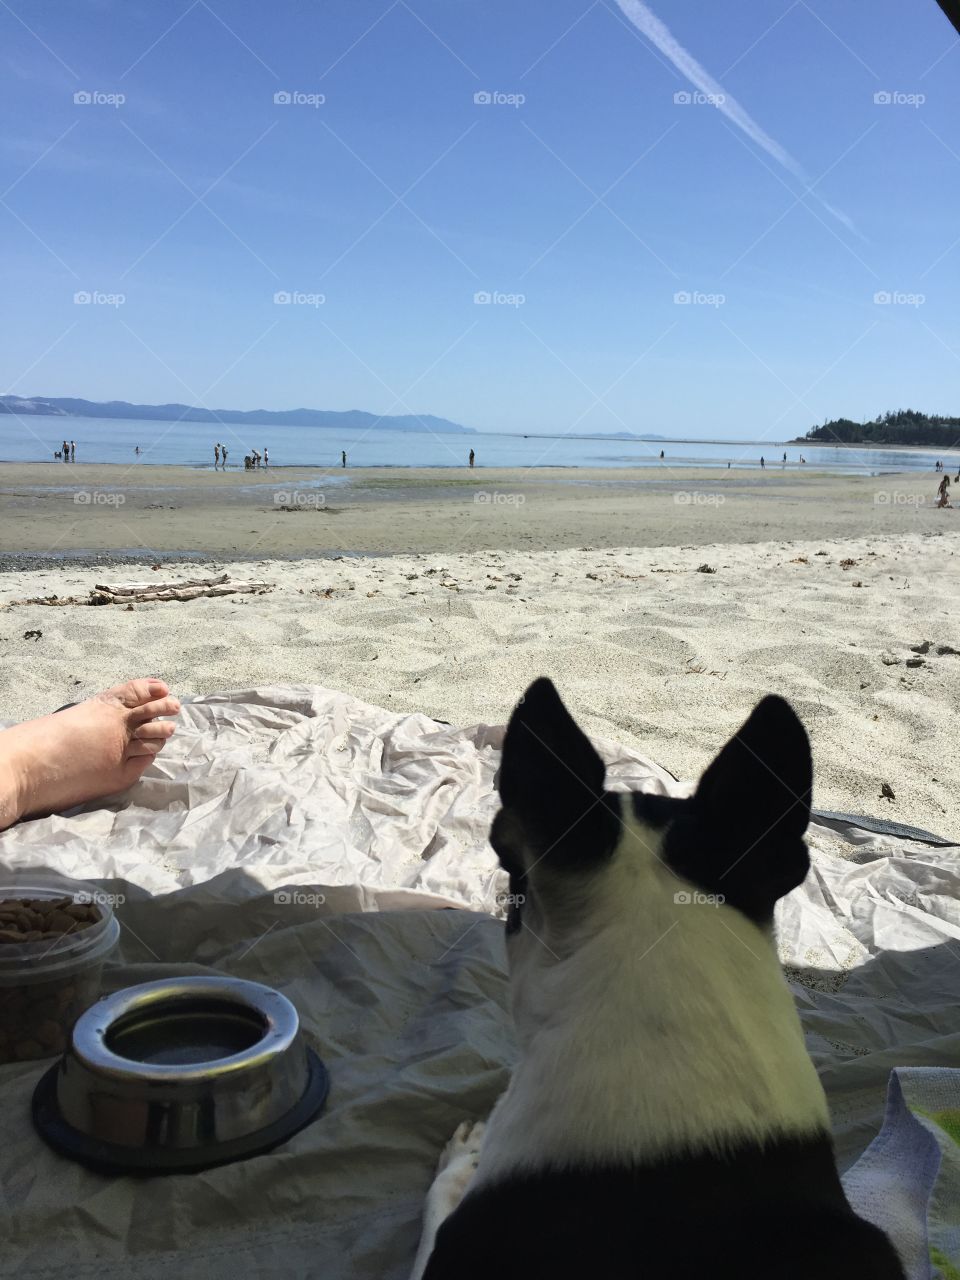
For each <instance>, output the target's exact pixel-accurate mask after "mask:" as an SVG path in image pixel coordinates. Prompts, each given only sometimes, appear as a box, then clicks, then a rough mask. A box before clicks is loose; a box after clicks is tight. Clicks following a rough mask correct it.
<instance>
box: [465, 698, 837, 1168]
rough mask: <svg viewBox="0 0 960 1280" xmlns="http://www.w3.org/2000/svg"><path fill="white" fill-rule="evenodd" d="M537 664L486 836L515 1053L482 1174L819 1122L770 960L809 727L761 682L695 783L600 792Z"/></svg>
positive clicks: (716, 1145)
mask: <svg viewBox="0 0 960 1280" xmlns="http://www.w3.org/2000/svg"><path fill="white" fill-rule="evenodd" d="M604 772H605V771H604V765H603V762H602V760H601V759H600V757H599V756H598V754H597V752H596V751H595V750H594V748H593V746H592V745H591V744H590V742H589V740H588V739H587V738H586V736H585V735H584V734H583V733H582V732H581V730H580V729H579V728H578V727H577V725H576V724H575V722H574V721H573V719H572V718H571V717H570V715H569V713H568V712H567V710H566V708H565V707H564V705H563V703H562V702H561V701H560V698H559V696H558V695H557V692H556V690H555V689H554V687H553V685H552V684H551V683H550V681H548V680H543V679H541V680H538V681H536V682H535V683H534V684H533V685H532V686H531V687H530V689H529V690H528V691H527V693H526V695H525V696H524V698H523V699H522V700H521V703H520V705H519V706H518V707H517V709H516V711H515V712H514V714H513V717H512V719H511V721H510V725H509V728H508V730H507V734H506V737H505V740H504V745H503V758H502V763H501V769H500V776H499V790H500V797H501V801H502V804H503V808H502V809H501V811H500V812H499V813H498V815H497V817H496V819H495V821H494V824H493V829H492V832H491V843H492V844H493V847H494V849H495V850H496V852H497V854H498V856H499V858H500V861H501V864H502V865H503V867H504V868H505V869H506V871H507V872H508V873H509V875H510V892H511V895H513V900H512V903H511V906H510V911H509V916H508V920H507V949H508V955H509V962H510V977H511V992H512V1001H513V1010H514V1017H515V1021H516V1024H517V1032H518V1036H519V1039H520V1044H521V1048H522V1051H523V1057H522V1059H521V1062H520V1065H519V1067H518V1069H517V1071H516V1073H515V1075H514V1078H513V1082H512V1083H511V1086H510V1089H509V1090H508V1092H507V1094H506V1095H505V1097H504V1098H503V1100H502V1101H501V1103H500V1105H499V1106H498V1108H497V1109H496V1111H495V1112H494V1116H493V1117H492V1120H491V1125H490V1129H489V1131H488V1136H487V1142H486V1147H485V1155H484V1159H483V1161H482V1162H481V1169H480V1174H481V1177H482V1179H483V1180H486V1179H487V1178H488V1177H490V1176H491V1175H493V1176H496V1175H497V1173H498V1172H500V1171H505V1170H506V1169H508V1168H516V1167H517V1166H518V1165H519V1166H525V1167H544V1166H547V1165H559V1166H569V1165H580V1166H582V1165H584V1164H585V1163H586V1164H589V1163H591V1162H604V1163H608V1162H610V1161H611V1160H613V1161H615V1162H618V1161H636V1160H638V1159H645V1158H649V1159H656V1158H658V1157H660V1156H663V1155H665V1154H668V1153H671V1152H680V1151H698V1150H722V1149H724V1148H726V1147H729V1146H732V1145H737V1144H738V1143H740V1142H743V1141H752V1140H756V1141H763V1140H764V1139H768V1138H772V1137H779V1136H793V1135H795V1136H805V1135H814V1134H818V1133H824V1132H827V1131H828V1127H829V1126H828V1117H827V1108H826V1101H825V1098H824V1095H823V1090H822V1089H821V1087H820V1084H819V1081H818V1080H817V1077H816V1073H815V1071H814V1069H813V1065H812V1063H811V1062H810V1059H809V1058H808V1056H807V1054H806V1051H805V1048H804V1044H803V1036H802V1032H801V1028H800V1023H799V1019H798V1017H797V1014H796V1010H795V1008H794V1004H793V999H792V997H791V995H790V992H789V989H788V988H787V986H786V983H785V981H784V979H783V976H782V973H781V970H780V965H779V962H778V960H777V955H776V950H775V945H774V940H773V931H772V922H773V909H774V905H775V904H776V902H777V900H778V899H779V898H780V897H781V896H782V895H783V894H785V893H787V892H789V891H790V890H791V889H793V888H794V887H796V886H797V885H798V884H800V883H801V881H802V880H803V879H804V877H805V875H806V873H807V870H808V868H809V857H808V854H807V849H806V846H805V844H804V842H803V834H804V831H805V830H806V827H807V823H808V820H809V814H810V792H811V785H812V772H811V761H810V748H809V743H808V741H807V736H806V733H805V731H804V729H803V726H802V725H801V724H800V721H799V720H798V719H797V717H796V715H795V713H794V712H793V710H792V709H791V708H790V706H789V705H788V704H787V703H786V702H784V701H783V700H782V699H781V698H777V697H768V698H765V699H763V701H762V702H761V703H760V704H759V705H758V707H757V708H756V710H755V711H754V712H753V714H752V715H751V717H750V718H749V720H748V721H747V722H746V724H745V725H744V726H743V727H742V728H741V729H740V730H739V732H738V733H737V734H736V735H735V736H734V737H733V738H732V739H731V741H730V742H729V743H728V744H727V745H726V746H725V747H724V748H723V750H722V751H721V752H720V754H719V755H718V756H717V758H716V759H715V760H714V761H713V763H712V764H711V765H710V767H709V768H708V769H707V770H706V772H705V773H704V775H703V777H702V778H701V780H700V784H699V786H698V788H697V791H696V793H695V794H694V795H693V796H692V797H690V798H689V799H683V800H681V799H673V798H668V797H664V796H651V795H646V794H642V793H620V794H617V793H613V792H608V791H605V790H604Z"/></svg>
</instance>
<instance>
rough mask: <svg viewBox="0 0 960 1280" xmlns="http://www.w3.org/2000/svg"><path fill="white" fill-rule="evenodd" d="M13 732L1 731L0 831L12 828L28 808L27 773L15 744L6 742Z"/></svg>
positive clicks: (8, 730) (9, 730)
mask: <svg viewBox="0 0 960 1280" xmlns="http://www.w3.org/2000/svg"><path fill="white" fill-rule="evenodd" d="M12 732H13V730H11V729H4V730H2V731H0V831H5V830H6V828H7V827H12V826H13V824H14V823H15V822H19V821H20V819H21V818H22V817H23V814H24V812H25V808H26V792H27V786H26V772H25V769H24V767H23V761H22V759H21V758H20V753H19V752H18V751H17V749H16V743H15V742H5V741H4V739H6V738H7V735H8V734H11V733H12Z"/></svg>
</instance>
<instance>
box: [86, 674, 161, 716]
mask: <svg viewBox="0 0 960 1280" xmlns="http://www.w3.org/2000/svg"><path fill="white" fill-rule="evenodd" d="M169 692H170V687H169V685H167V684H166V683H165V682H164V681H163V680H156V679H154V678H153V677H144V678H143V679H140V680H128V681H127V682H126V683H125V684H118V685H115V686H114V688H112V689H108V690H107V692H106V693H105V694H103V695H102V696H103V697H106V698H117V699H118V700H119V701H120V702H122V703H123V705H124V706H125V707H129V708H131V709H132V708H134V707H140V706H142V705H143V704H144V703H147V702H151V701H153V700H154V699H156V698H165V697H166V696H167V694H168V693H169Z"/></svg>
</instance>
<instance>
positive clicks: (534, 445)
mask: <svg viewBox="0 0 960 1280" xmlns="http://www.w3.org/2000/svg"><path fill="white" fill-rule="evenodd" d="M64 435H66V436H67V437H68V438H69V439H72V440H75V441H76V444H77V453H76V459H77V461H78V462H119V463H131V462H135V463H137V465H138V466H145V467H148V466H150V465H151V464H163V465H166V466H170V465H179V466H188V467H198V468H209V469H211V470H212V469H213V463H214V455H213V446H214V444H215V443H216V441H217V440H221V441H223V442H224V443H225V444H226V446H227V449H228V451H229V465H230V468H231V470H232V469H233V468H234V467H239V468H242V466H243V456H244V454H245V453H249V452H251V451H252V450H253V449H258V450H259V451H260V452H261V453H262V452H263V450H264V448H266V449H267V450H268V451H269V455H270V469H271V470H274V469H275V468H276V469H279V468H282V467H291V466H317V467H328V468H332V469H334V470H339V469H341V468H340V452H341V450H343V449H345V450H346V452H347V460H348V467H349V469H355V468H357V467H466V465H467V459H468V455H469V452H470V450H471V449H474V450H475V452H476V455H477V466H478V467H483V466H489V467H608V468H610V469H612V470H615V469H617V468H620V467H647V466H649V467H658V466H661V465H663V464H662V463H661V461H660V450H661V449H663V451H664V453H665V454H666V459H665V463H666V464H668V465H669V466H670V467H672V468H673V467H678V466H679V467H718V468H725V467H726V465H727V463H728V462H729V463H731V464H732V465H733V466H735V467H745V466H755V467H757V469H758V470H759V467H760V458H761V456H763V457H764V458H765V460H766V464H767V469H768V470H778V469H780V468H781V467H782V466H783V465H784V464H783V454H784V452H786V454H787V464H786V465H787V467H788V468H790V469H794V468H799V466H800V461H799V460H800V454H801V451H802V453H803V456H804V457H805V458H806V460H807V464H806V465H807V467H809V468H813V469H816V470H819V471H832V472H834V473H836V474H847V475H881V474H883V473H885V472H897V471H930V472H931V473H932V472H933V464H934V462H935V461H936V457H935V455H934V454H933V453H932V452H931V451H929V450H922V449H893V448H887V449H858V448H840V447H832V448H831V447H824V446H813V445H804V446H803V447H802V450H801V446H799V445H796V444H786V443H784V442H782V441H780V442H777V441H767V440H765V441H761V442H759V443H743V442H730V441H691V442H681V441H672V440H663V441H661V440H596V439H593V440H591V439H584V438H582V437H574V436H564V435H558V436H533V435H530V436H523V435H501V434H494V433H489V434H487V433H481V432H477V433H476V434H473V435H439V434H436V433H433V432H429V431H424V432H419V431H418V432H407V431H385V430H382V429H380V430H360V431H352V432H348V431H340V430H338V429H333V428H328V427H274V426H270V427H264V428H263V429H262V431H260V432H258V434H257V435H256V436H254V435H253V433H252V431H251V429H250V428H249V427H241V426H229V427H224V426H221V427H218V428H216V430H214V429H213V428H212V427H210V426H208V425H207V424H206V423H196V422H146V421H135V422H134V421H127V420H124V419H120V418H60V417H24V418H18V417H15V416H14V415H12V414H10V415H7V414H4V415H3V416H0V461H3V462H46V461H51V462H52V461H53V455H54V453H55V451H56V450H57V449H58V448H59V447H60V443H61V441H62V440H63V437H64ZM137 445H139V446H140V448H141V450H142V452H141V454H140V455H139V457H138V456H137V455H136V454H135V453H134V449H135V447H136V446H137ZM943 460H944V463H945V465H946V466H947V468H948V470H950V471H951V472H953V473H956V472H957V471H958V470H960V458H956V457H950V456H946V455H945V456H944V459H943ZM59 465H61V466H64V467H66V466H68V465H69V464H67V463H60V464H59ZM326 483H328V484H329V483H330V480H329V479H328V480H327V481H326Z"/></svg>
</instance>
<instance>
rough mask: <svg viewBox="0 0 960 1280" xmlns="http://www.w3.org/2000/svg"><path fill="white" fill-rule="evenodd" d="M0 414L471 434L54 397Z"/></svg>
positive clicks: (422, 421)
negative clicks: (375, 428) (102, 402)
mask: <svg viewBox="0 0 960 1280" xmlns="http://www.w3.org/2000/svg"><path fill="white" fill-rule="evenodd" d="M0 413H17V414H20V415H22V416H24V417H26V416H27V415H28V414H29V415H31V416H40V415H51V416H54V417H58V418H129V419H132V420H134V421H140V420H145V421H148V422H158V421H159V422H176V421H180V422H206V423H211V424H212V423H230V424H236V423H239V424H242V425H246V426H250V425H253V424H259V425H262V426H265V427H266V426H277V427H339V428H340V429H341V430H357V429H361V430H362V429H364V428H371V427H379V428H380V429H381V430H383V431H436V432H438V433H443V434H448V435H476V434H477V433H476V432H475V431H474V429H473V427H463V426H461V425H460V423H458V422H450V421H448V420H447V419H446V418H436V417H434V416H433V414H431V413H425V414H422V415H419V416H418V415H415V414H393V415H391V414H384V415H383V416H381V415H379V414H376V413H366V412H364V410H362V409H347V410H344V411H343V412H339V411H337V410H334V409H194V408H191V407H190V406H189V405H186V404H128V403H127V401H126V400H109V401H107V402H106V403H105V404H99V403H97V402H96V401H94V400H75V399H73V398H71V397H54V396H28V397H21V396H0Z"/></svg>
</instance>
